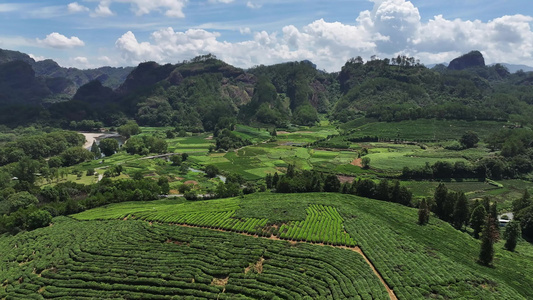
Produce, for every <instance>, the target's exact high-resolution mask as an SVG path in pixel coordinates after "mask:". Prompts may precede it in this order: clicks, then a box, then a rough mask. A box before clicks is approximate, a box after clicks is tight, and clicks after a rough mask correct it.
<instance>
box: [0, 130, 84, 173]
mask: <svg viewBox="0 0 533 300" xmlns="http://www.w3.org/2000/svg"><path fill="white" fill-rule="evenodd" d="M84 142H85V137H83V135H81V134H79V133H76V132H73V131H54V132H50V133H43V134H39V135H31V136H22V137H19V138H17V139H16V140H15V141H13V142H8V143H5V144H4V145H2V147H0V165H6V164H9V163H13V162H18V161H19V160H21V159H22V158H23V157H29V158H31V159H42V158H47V157H51V156H55V155H59V154H61V153H62V152H64V151H66V150H67V149H69V148H72V147H80V146H81V145H83V143H84Z"/></svg>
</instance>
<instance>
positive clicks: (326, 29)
mask: <svg viewBox="0 0 533 300" xmlns="http://www.w3.org/2000/svg"><path fill="white" fill-rule="evenodd" d="M530 7H532V6H531V2H530V0H529V1H526V0H522V1H512V0H496V1H481V0H461V1H459V0H447V1H444V0H411V1H406V0H350V1H347V0H330V1H317V0H307V1H306V0H300V1H297V0H285V1H283V0H270V1H268V0H199V1H196V0H78V1H76V2H75V1H72V0H69V1H61V0H57V1H52V0H33V1H28V0H21V1H14V0H13V1H0V48H2V49H10V50H18V51H22V52H25V53H29V54H31V55H32V56H33V57H35V58H36V59H44V58H51V59H54V60H56V61H57V62H59V63H60V64H61V65H63V66H74V67H79V68H89V67H98V66H102V65H113V66H125V65H136V64H138V63H139V62H142V61H147V60H154V61H158V62H160V63H167V62H170V63H176V62H179V61H182V60H185V59H190V58H192V57H194V56H196V55H199V54H206V53H213V54H215V55H217V56H218V57H219V58H221V59H223V60H225V61H227V62H228V63H231V64H234V65H236V66H239V67H251V66H254V65H258V64H273V63H279V62H284V61H294V60H302V59H309V60H311V61H313V62H315V63H316V64H317V65H318V67H319V68H321V69H325V70H327V71H338V70H340V68H341V67H342V65H343V64H344V62H345V61H346V60H347V59H349V58H350V57H354V56H358V55H360V56H362V57H363V58H364V59H368V58H370V57H371V56H372V55H377V56H378V57H381V58H384V57H392V56H396V55H398V54H404V55H409V56H415V57H416V58H419V59H420V60H421V61H422V62H423V63H426V64H431V63H438V62H445V61H449V60H451V59H453V58H454V57H456V56H458V55H460V54H462V53H465V52H468V51H470V50H474V49H475V50H480V51H481V52H482V53H483V54H484V55H485V59H486V61H487V63H495V62H508V63H515V64H526V65H533V31H532V25H533V17H532V16H533V8H530Z"/></svg>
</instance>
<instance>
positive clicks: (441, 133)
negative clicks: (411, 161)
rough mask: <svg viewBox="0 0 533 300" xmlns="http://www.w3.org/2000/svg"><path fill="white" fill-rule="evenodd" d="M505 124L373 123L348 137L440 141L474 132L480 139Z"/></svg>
mask: <svg viewBox="0 0 533 300" xmlns="http://www.w3.org/2000/svg"><path fill="white" fill-rule="evenodd" d="M505 124H506V123H502V122H494V121H473V122H468V121H457V120H453V121H445V120H435V119H430V120H428V119H419V120H414V121H402V122H391V123H386V122H374V123H368V124H364V125H362V126H360V127H357V128H355V129H352V130H353V132H352V134H350V137H354V138H357V137H364V136H377V137H379V138H382V139H391V140H394V139H402V140H409V141H411V140H420V141H442V140H450V139H459V138H460V137H461V136H462V135H463V134H464V133H465V132H466V131H468V130H472V131H474V132H476V133H477V134H478V135H479V137H480V139H484V138H486V137H487V136H488V135H489V134H490V133H492V132H494V131H497V130H499V129H501V128H502V127H503V125H505Z"/></svg>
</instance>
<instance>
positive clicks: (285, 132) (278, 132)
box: [276, 131, 290, 134]
mask: <svg viewBox="0 0 533 300" xmlns="http://www.w3.org/2000/svg"><path fill="white" fill-rule="evenodd" d="M276 133H277V134H289V133H290V132H288V131H276Z"/></svg>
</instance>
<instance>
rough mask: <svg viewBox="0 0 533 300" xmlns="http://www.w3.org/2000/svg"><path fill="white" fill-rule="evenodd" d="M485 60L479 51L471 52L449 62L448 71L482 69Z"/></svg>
mask: <svg viewBox="0 0 533 300" xmlns="http://www.w3.org/2000/svg"><path fill="white" fill-rule="evenodd" d="M484 66H485V59H484V58H483V54H481V52H479V51H472V52H470V53H468V54H465V55H463V56H460V57H458V58H456V59H454V60H452V61H451V62H450V64H449V65H448V69H449V70H458V71H460V70H464V69H467V68H473V67H484Z"/></svg>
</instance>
